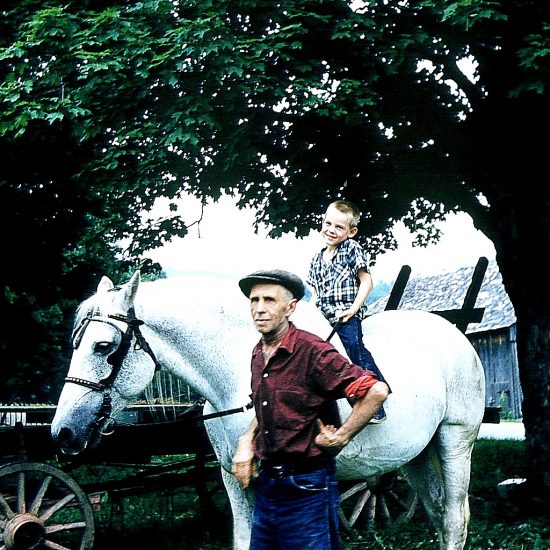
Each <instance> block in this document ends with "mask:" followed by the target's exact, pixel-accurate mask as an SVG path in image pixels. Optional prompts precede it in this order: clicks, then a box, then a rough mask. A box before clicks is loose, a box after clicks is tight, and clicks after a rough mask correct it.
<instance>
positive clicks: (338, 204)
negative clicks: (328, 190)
mask: <svg viewBox="0 0 550 550" xmlns="http://www.w3.org/2000/svg"><path fill="white" fill-rule="evenodd" d="M331 206H332V207H333V208H336V210H338V212H341V213H342V214H345V215H346V216H347V218H348V223H349V226H350V228H351V229H353V228H354V227H357V226H358V225H359V220H360V219H361V212H360V211H359V208H357V206H356V205H355V204H353V203H352V202H350V201H343V200H337V201H334V202H331V203H330V204H329V205H328V207H329V208H330V207H331Z"/></svg>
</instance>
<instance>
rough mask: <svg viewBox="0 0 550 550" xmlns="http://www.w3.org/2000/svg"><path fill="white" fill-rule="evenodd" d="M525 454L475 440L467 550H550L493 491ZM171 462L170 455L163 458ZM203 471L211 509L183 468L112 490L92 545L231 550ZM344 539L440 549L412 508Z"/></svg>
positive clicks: (547, 536)
mask: <svg viewBox="0 0 550 550" xmlns="http://www.w3.org/2000/svg"><path fill="white" fill-rule="evenodd" d="M523 453H524V442H523V441H515V440H479V441H478V442H477V443H476V447H475V449H474V454H473V460H472V476H471V484H470V507H471V512H472V518H471V522H470V528H469V535H468V542H467V545H466V550H543V549H547V548H550V525H549V523H548V519H547V518H545V517H543V516H542V515H540V516H539V515H538V514H537V511H536V510H532V509H531V510H530V511H529V515H528V516H527V514H526V513H525V512H524V510H523V509H522V508H521V506H520V505H517V504H515V503H514V501H513V499H510V498H506V497H502V496H500V495H499V493H498V491H497V485H498V484H499V483H500V482H501V481H503V480H505V479H508V478H514V477H525V463H524V454H523ZM170 458H174V457H167V458H166V459H165V460H169V459H170ZM213 466H214V465H213ZM130 470H131V469H130ZM90 471H91V470H90V469H88V471H87V472H84V471H80V472H75V474H74V477H75V479H77V481H79V480H78V476H79V475H80V476H82V482H83V483H85V482H86V478H87V479H88V481H93V479H90V476H91V475H92V474H91V473H90ZM208 472H209V473H208V478H209V482H208V489H209V490H211V491H212V495H211V496H212V497H213V500H214V506H213V507H211V506H207V505H205V499H201V498H200V497H199V495H198V494H197V489H196V488H194V487H193V477H194V478H195V481H196V479H197V476H196V475H195V474H193V473H191V474H189V472H187V471H183V470H182V471H181V472H180V474H177V473H176V476H177V475H181V476H182V478H183V479H184V481H185V479H187V481H186V482H185V483H184V484H183V485H182V486H179V487H175V485H174V484H172V485H169V486H168V487H162V488H159V490H153V491H152V490H150V487H147V485H148V483H147V482H146V483H145V484H144V487H142V490H141V491H136V494H133V495H131V496H130V495H127V496H125V495H123V493H120V494H118V495H117V493H116V492H115V493H109V497H108V498H104V502H103V503H102V505H101V508H100V510H99V511H98V512H96V514H95V521H96V537H95V539H96V543H95V548H98V549H101V550H114V549H115V548H117V549H118V548H120V547H128V548H132V549H133V550H141V549H143V550H145V549H147V550H149V549H151V548H154V549H155V550H187V549H193V550H231V548H232V546H231V524H230V511H229V508H228V506H227V501H226V499H225V495H224V493H223V490H222V489H221V487H220V486H219V485H218V483H219V481H218V475H217V473H216V469H215V468H214V469H212V470H208ZM128 473H129V472H127V471H126V472H122V471H121V470H114V469H113V468H107V469H104V470H103V471H102V472H101V475H102V479H104V476H106V475H107V476H110V477H111V478H113V479H116V478H117V477H118V478H120V477H122V476H123V475H128ZM94 475H96V474H94ZM189 475H190V476H191V477H189ZM186 476H187V477H186ZM92 477H93V476H92ZM79 483H80V481H79ZM178 485H179V484H178ZM199 492H200V491H199ZM207 500H208V499H207ZM342 539H343V540H342V550H352V549H359V548H362V549H365V548H368V549H369V550H393V549H396V550H397V549H399V550H418V549H428V548H430V549H434V548H436V547H437V538H436V534H435V532H434V530H433V529H432V527H431V526H430V524H429V523H428V521H427V519H426V517H425V515H424V513H423V511H422V510H421V509H418V510H417V512H416V513H415V516H414V517H413V519H412V520H411V521H408V522H407V523H405V524H403V525H400V526H399V527H398V528H394V529H391V528H390V529H384V528H381V527H375V528H374V529H371V530H369V531H366V532H365V531H353V532H352V533H351V534H346V533H343V535H342Z"/></svg>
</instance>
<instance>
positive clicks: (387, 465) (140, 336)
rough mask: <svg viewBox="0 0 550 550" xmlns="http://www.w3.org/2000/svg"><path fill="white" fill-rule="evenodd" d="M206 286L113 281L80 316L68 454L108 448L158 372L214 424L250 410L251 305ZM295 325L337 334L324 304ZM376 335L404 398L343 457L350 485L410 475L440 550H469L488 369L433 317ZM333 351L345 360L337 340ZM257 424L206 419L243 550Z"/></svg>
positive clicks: (410, 319)
mask: <svg viewBox="0 0 550 550" xmlns="http://www.w3.org/2000/svg"><path fill="white" fill-rule="evenodd" d="M206 279H207V278H202V279H200V280H197V281H196V282H193V281H191V280H188V281H187V280H186V281H184V282H181V281H177V280H175V279H174V280H171V279H166V280H160V281H155V282H149V283H140V276H139V272H136V273H135V274H134V276H133V277H132V278H131V280H130V281H129V282H128V283H126V284H124V285H123V286H121V287H120V288H115V287H114V285H113V283H112V282H111V281H110V280H109V279H108V278H107V277H103V278H102V279H101V282H100V283H99V285H98V288H97V293H96V294H95V295H94V296H92V297H91V298H89V299H88V300H86V301H84V302H83V303H82V304H81V305H80V307H79V309H78V312H77V316H76V321H75V331H74V334H73V347H74V350H73V356H72V360H71V364H70V369H69V372H68V377H67V379H66V383H65V386H64V388H63V390H62V393H61V396H60V399H59V403H58V405H57V412H56V415H55V418H54V420H53V422H52V426H51V430H52V436H53V438H54V440H55V441H56V442H57V444H58V445H59V447H60V448H61V449H62V450H63V451H64V452H66V453H72V454H76V453H79V452H81V451H82V450H83V449H84V448H85V447H86V446H91V445H93V444H94V442H97V440H98V437H99V435H98V433H99V432H100V431H101V430H102V428H103V429H105V425H106V424H108V423H109V421H110V419H113V418H115V417H116V415H117V413H118V412H120V411H121V410H122V409H123V408H124V407H126V406H127V405H129V404H131V403H132V402H133V401H135V399H136V398H137V396H139V395H140V394H141V393H142V392H143V390H144V389H145V387H146V386H147V385H148V384H149V383H150V382H151V380H152V379H153V376H154V374H155V371H156V370H157V369H163V370H166V371H168V372H170V373H172V374H174V375H175V376H177V377H178V378H180V379H181V380H183V381H184V382H185V383H187V384H189V385H190V386H191V387H192V388H193V389H194V390H195V391H196V392H197V393H199V394H200V395H202V396H203V397H204V398H205V399H206V404H205V407H204V413H205V414H209V413H214V412H216V411H226V410H228V409H233V408H236V407H240V406H244V405H246V404H247V403H248V402H249V400H250V358H251V352H252V348H253V346H254V344H255V343H256V342H257V341H258V340H259V334H258V333H257V332H256V330H255V328H254V326H253V324H252V320H251V318H250V313H249V304H248V300H247V299H246V298H245V297H244V296H243V295H242V294H241V292H240V290H239V288H238V286H237V284H236V282H232V283H231V284H230V285H228V286H227V285H224V284H222V283H221V282H220V280H219V279H216V280H213V281H207V280H206ZM293 321H294V322H295V324H296V325H297V326H298V327H300V328H304V329H306V330H310V331H311V332H314V333H316V334H318V335H319V336H321V337H322V338H326V337H327V336H328V335H329V333H330V326H329V324H328V323H327V321H326V320H325V319H324V318H323V316H322V315H321V314H320V313H319V312H318V310H317V309H316V308H315V306H313V305H311V304H309V303H307V302H304V301H302V302H300V303H299V307H298V308H297V311H296V312H295V314H294V316H293ZM364 333H365V342H366V345H367V347H368V348H369V349H370V350H371V352H372V354H373V356H374V358H375V360H376V361H377V363H378V365H379V366H380V368H381V370H382V372H383V373H384V375H385V377H386V379H387V381H388V383H389V384H390V386H391V387H392V390H393V392H392V393H391V394H390V396H389V398H388V400H387V401H386V403H385V405H384V407H385V409H386V413H387V420H386V422H384V423H382V424H379V425H368V426H367V427H365V428H364V429H363V431H362V432H361V433H359V434H358V435H357V436H356V437H355V439H354V440H353V441H352V442H351V443H350V444H349V445H348V446H347V447H346V448H345V449H344V450H343V451H342V452H341V453H340V454H339V455H338V458H337V472H338V479H340V480H365V479H367V478H369V477H370V476H373V475H377V474H382V473H385V472H391V471H394V470H396V469H398V468H401V469H402V471H403V472H404V474H405V476H406V479H407V481H408V482H409V483H410V484H411V486H412V487H413V489H414V490H415V491H416V492H417V494H418V495H419V497H420V499H421V500H422V502H423V504H424V507H425V509H426V511H427V513H428V515H429V517H430V518H431V520H432V522H433V524H434V526H435V527H436V528H437V531H438V533H439V547H440V549H441V550H462V549H463V548H464V545H465V542H466V536H467V526H468V521H469V505H468V487H469V481H470V465H471V453H472V448H473V445H474V442H475V440H476V437H477V434H478V431H479V427H480V424H481V421H482V417H483V412H484V406H485V397H484V396H485V377H484V372H483V368H482V366H481V363H480V360H479V358H478V356H477V354H476V352H475V350H474V349H473V347H472V346H471V345H470V343H469V342H468V340H467V338H466V337H465V336H464V335H463V334H462V333H461V332H460V331H459V330H458V329H456V328H455V327H454V326H453V325H452V324H450V323H449V322H448V321H446V320H444V319H443V318H441V317H439V316H437V315H434V314H431V313H426V312H421V311H385V312H382V313H378V314H375V315H372V316H371V317H369V318H368V319H366V320H365V322H364ZM333 343H334V345H335V346H336V347H337V348H338V349H339V350H340V351H342V352H343V348H342V346H341V343H340V341H339V339H338V338H337V337H334V341H333ZM339 406H340V412H341V415H342V417H343V418H344V417H345V416H346V415H347V414H349V411H350V408H349V405H348V403H347V402H346V401H345V400H341V401H339ZM243 408H244V407H243ZM252 414H253V413H252V411H249V410H247V411H246V412H242V413H237V414H232V415H227V416H222V417H218V418H214V419H211V420H206V421H205V425H206V430H207V433H208V436H209V438H210V441H211V444H212V447H213V449H214V451H215V453H216V455H217V458H218V460H219V463H220V466H221V472H222V478H223V481H224V484H225V488H226V490H227V494H228V497H229V499H230V502H231V508H232V512H233V545H234V548H235V550H245V549H247V548H248V544H249V538H250V521H251V511H252V506H253V500H254V495H253V491H250V490H249V491H243V490H242V489H241V488H240V487H239V485H238V484H237V483H236V481H235V478H234V476H233V475H232V474H231V473H230V472H231V459H232V456H233V453H234V451H235V446H236V443H237V439H238V437H239V436H240V435H241V433H242V432H243V431H244V430H245V428H246V427H247V426H248V424H249V423H250V420H251V418H252ZM181 436H182V437H186V434H185V433H182V434H181Z"/></svg>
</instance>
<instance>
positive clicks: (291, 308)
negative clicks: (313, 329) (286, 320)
mask: <svg viewBox="0 0 550 550" xmlns="http://www.w3.org/2000/svg"><path fill="white" fill-rule="evenodd" d="M297 304H298V300H296V298H294V299H292V300H291V301H290V302H288V306H287V313H286V316H287V317H290V316H291V315H292V314H293V313H294V312H295V311H296V305H297Z"/></svg>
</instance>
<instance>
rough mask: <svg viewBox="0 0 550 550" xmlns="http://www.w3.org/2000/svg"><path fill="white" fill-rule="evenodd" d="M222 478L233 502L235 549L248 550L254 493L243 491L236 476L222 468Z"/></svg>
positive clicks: (230, 500)
mask: <svg viewBox="0 0 550 550" xmlns="http://www.w3.org/2000/svg"><path fill="white" fill-rule="evenodd" d="M221 472H222V480H223V484H224V486H225V489H226V491H227V496H228V497H229V502H230V503H231V511H232V513H233V549H234V550H248V547H249V545H250V529H251V524H252V509H253V507H254V493H253V491H252V490H248V491H243V490H242V488H241V486H240V485H239V484H238V483H237V481H236V479H235V476H234V475H233V474H231V473H229V472H227V471H226V470H224V469H223V468H222V470H221Z"/></svg>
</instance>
